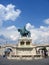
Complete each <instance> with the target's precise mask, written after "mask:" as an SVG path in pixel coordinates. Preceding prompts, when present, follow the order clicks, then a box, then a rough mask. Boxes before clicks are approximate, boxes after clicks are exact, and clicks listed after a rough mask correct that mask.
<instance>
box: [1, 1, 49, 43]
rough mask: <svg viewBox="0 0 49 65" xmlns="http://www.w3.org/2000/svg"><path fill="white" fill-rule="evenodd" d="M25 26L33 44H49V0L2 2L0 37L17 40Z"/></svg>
mask: <svg viewBox="0 0 49 65" xmlns="http://www.w3.org/2000/svg"><path fill="white" fill-rule="evenodd" d="M24 26H26V29H28V30H29V31H30V32H31V37H32V41H33V43H49V0H0V36H4V37H5V38H7V39H10V40H17V39H18V38H19V37H20V33H19V32H18V30H17V29H18V28H23V27H24Z"/></svg>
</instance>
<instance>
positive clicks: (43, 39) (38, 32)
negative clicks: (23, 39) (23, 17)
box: [26, 24, 49, 44]
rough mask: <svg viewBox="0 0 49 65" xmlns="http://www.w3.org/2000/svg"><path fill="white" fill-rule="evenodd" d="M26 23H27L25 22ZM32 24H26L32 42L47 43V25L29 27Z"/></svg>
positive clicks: (48, 29)
mask: <svg viewBox="0 0 49 65" xmlns="http://www.w3.org/2000/svg"><path fill="white" fill-rule="evenodd" d="M27 25H28V24H27ZM32 26H33V25H31V24H30V26H26V27H27V28H28V30H29V31H30V32H31V37H32V42H33V43H39V44H40V43H43V44H44V43H49V27H45V26H40V28H35V27H34V28H31V27H32Z"/></svg>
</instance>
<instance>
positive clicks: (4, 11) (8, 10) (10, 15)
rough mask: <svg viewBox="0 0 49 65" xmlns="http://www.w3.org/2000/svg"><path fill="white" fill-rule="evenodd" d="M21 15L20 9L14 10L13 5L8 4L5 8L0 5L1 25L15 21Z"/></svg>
mask: <svg viewBox="0 0 49 65" xmlns="http://www.w3.org/2000/svg"><path fill="white" fill-rule="evenodd" d="M20 13H21V10H20V9H15V5H12V4H8V5H7V6H4V5H2V4H0V22H1V25H2V22H4V21H7V20H11V21H15V20H16V19H17V17H19V15H20Z"/></svg>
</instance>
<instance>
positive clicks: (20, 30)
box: [18, 26, 30, 37]
mask: <svg viewBox="0 0 49 65" xmlns="http://www.w3.org/2000/svg"><path fill="white" fill-rule="evenodd" d="M18 32H20V34H21V36H22V37H30V31H28V30H26V27H25V26H24V28H23V29H18Z"/></svg>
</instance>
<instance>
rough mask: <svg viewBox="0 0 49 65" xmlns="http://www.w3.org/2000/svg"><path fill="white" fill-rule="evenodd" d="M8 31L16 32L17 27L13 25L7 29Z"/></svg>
mask: <svg viewBox="0 0 49 65" xmlns="http://www.w3.org/2000/svg"><path fill="white" fill-rule="evenodd" d="M6 29H7V30H16V27H15V26H14V25H12V26H9V27H7V28H6Z"/></svg>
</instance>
